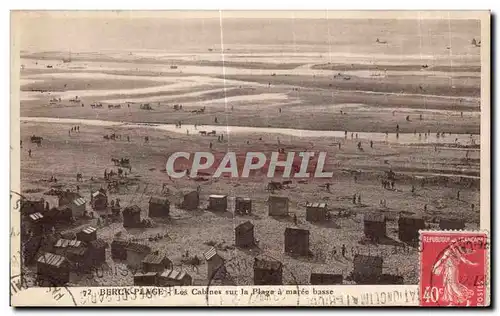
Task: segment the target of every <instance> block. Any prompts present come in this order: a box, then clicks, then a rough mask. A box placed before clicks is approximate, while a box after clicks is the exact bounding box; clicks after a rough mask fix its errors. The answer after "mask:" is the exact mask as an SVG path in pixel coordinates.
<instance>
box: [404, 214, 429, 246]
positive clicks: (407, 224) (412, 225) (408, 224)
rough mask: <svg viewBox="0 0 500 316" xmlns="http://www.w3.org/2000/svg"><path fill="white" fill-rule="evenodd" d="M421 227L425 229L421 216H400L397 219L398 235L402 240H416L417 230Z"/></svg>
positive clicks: (412, 241)
mask: <svg viewBox="0 0 500 316" xmlns="http://www.w3.org/2000/svg"><path fill="white" fill-rule="evenodd" d="M421 229H425V221H424V219H423V218H422V217H416V216H400V217H399V219H398V236H399V240H401V241H403V242H409V243H414V242H417V241H418V237H419V234H418V231H419V230H421Z"/></svg>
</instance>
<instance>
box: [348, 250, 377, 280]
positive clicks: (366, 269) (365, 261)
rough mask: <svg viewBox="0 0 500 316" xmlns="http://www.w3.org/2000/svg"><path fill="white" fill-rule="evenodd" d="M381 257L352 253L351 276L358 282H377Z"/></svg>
mask: <svg viewBox="0 0 500 316" xmlns="http://www.w3.org/2000/svg"><path fill="white" fill-rule="evenodd" d="M383 262H384V261H383V259H382V257H380V256H365V255H359V254H357V255H354V260H353V272H352V276H353V279H354V281H355V282H356V283H358V284H377V282H378V280H379V278H380V276H381V275H382V264H383Z"/></svg>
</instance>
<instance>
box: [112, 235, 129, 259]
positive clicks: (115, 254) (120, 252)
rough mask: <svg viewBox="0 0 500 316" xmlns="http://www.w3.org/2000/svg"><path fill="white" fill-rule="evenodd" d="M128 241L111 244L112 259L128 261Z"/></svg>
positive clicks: (117, 241) (116, 240)
mask: <svg viewBox="0 0 500 316" xmlns="http://www.w3.org/2000/svg"><path fill="white" fill-rule="evenodd" d="M128 244H129V242H128V241H127V240H121V239H115V240H113V242H111V258H113V259H115V260H127V246H128Z"/></svg>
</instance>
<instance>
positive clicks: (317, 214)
mask: <svg viewBox="0 0 500 316" xmlns="http://www.w3.org/2000/svg"><path fill="white" fill-rule="evenodd" d="M328 220H329V213H328V209H327V206H326V203H307V204H306V221H308V222H326V221H328Z"/></svg>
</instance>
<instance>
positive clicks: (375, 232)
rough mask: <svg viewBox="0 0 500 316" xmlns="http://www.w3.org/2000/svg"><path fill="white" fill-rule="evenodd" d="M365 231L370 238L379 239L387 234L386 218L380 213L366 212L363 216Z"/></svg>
mask: <svg viewBox="0 0 500 316" xmlns="http://www.w3.org/2000/svg"><path fill="white" fill-rule="evenodd" d="M363 224H364V233H365V236H366V237H367V238H369V239H370V240H374V241H377V240H379V239H382V238H384V237H385V236H386V218H385V216H384V215H383V214H380V213H366V214H365V215H364V218H363Z"/></svg>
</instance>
